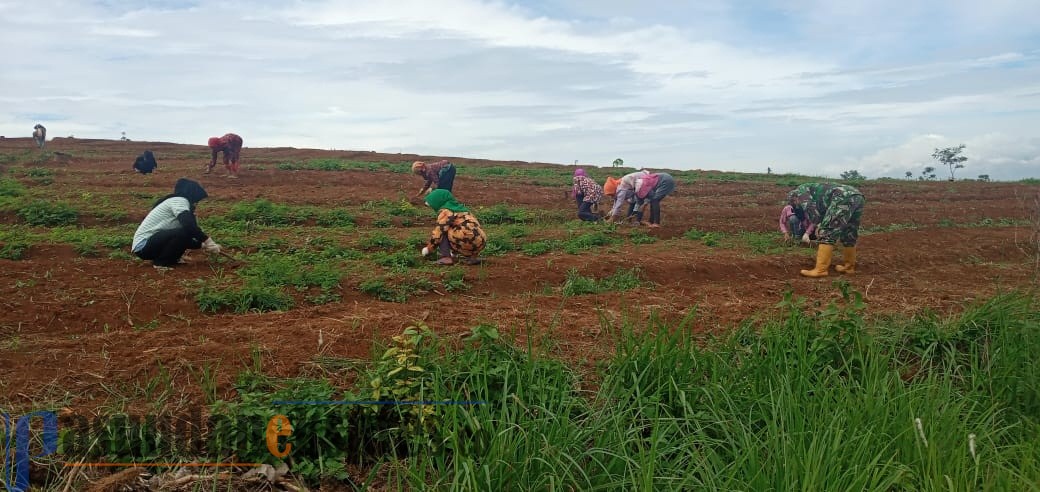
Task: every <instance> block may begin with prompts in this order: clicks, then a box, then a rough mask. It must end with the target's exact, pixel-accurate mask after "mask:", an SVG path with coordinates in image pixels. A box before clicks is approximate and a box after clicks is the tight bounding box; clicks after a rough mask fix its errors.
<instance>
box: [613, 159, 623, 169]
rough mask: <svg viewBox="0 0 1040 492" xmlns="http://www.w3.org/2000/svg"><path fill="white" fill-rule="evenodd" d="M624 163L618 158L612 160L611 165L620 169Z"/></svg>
mask: <svg viewBox="0 0 1040 492" xmlns="http://www.w3.org/2000/svg"><path fill="white" fill-rule="evenodd" d="M624 163H625V161H624V160H622V159H621V158H620V157H618V158H617V159H614V164H613V165H614V167H621V166H622V165H623V164H624Z"/></svg>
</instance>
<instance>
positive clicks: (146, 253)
mask: <svg viewBox="0 0 1040 492" xmlns="http://www.w3.org/2000/svg"><path fill="white" fill-rule="evenodd" d="M207 196H208V195H207V194H206V190H204V189H203V188H202V185H200V184H198V183H196V182H195V181H192V180H190V179H185V178H181V179H178V180H177V184H176V185H174V187H173V193H171V194H169V195H167V196H165V197H163V198H160V199H159V201H157V202H155V205H152V210H151V211H150V212H148V215H147V216H146V217H145V218H144V220H143V221H142V222H141V225H140V226H138V228H137V232H135V233H134V242H133V246H132V249H133V252H134V254H135V255H137V257H138V258H140V259H142V260H151V261H152V264H153V265H154V266H155V268H156V269H159V270H166V269H169V268H172V267H173V266H174V265H177V264H178V263H184V262H185V261H184V259H183V258H181V257H182V256H183V255H184V252H185V251H187V250H189V249H199V248H201V249H203V250H205V251H206V252H207V253H220V245H219V244H217V243H215V242H213V239H211V238H210V237H209V236H207V235H205V234H204V233H203V232H202V229H199V225H198V222H196V220H195V205H197V204H198V203H199V202H200V201H202V199H204V198H206V197H207Z"/></svg>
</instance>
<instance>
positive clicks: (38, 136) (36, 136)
mask: <svg viewBox="0 0 1040 492" xmlns="http://www.w3.org/2000/svg"><path fill="white" fill-rule="evenodd" d="M33 141H34V142H36V146H37V147H39V148H40V149H43V145H44V144H45V143H46V142H47V129H46V128H44V127H43V125H41V124H39V123H37V124H36V126H34V127H33Z"/></svg>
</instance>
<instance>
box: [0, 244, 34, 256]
mask: <svg viewBox="0 0 1040 492" xmlns="http://www.w3.org/2000/svg"><path fill="white" fill-rule="evenodd" d="M28 251H29V245H28V244H26V243H21V242H18V243H7V244H5V245H3V246H2V247H0V258H3V259H5V260H21V259H22V258H25V253H26V252H28Z"/></svg>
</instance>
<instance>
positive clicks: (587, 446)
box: [87, 284, 1040, 491]
mask: <svg viewBox="0 0 1040 492" xmlns="http://www.w3.org/2000/svg"><path fill="white" fill-rule="evenodd" d="M839 288H841V289H842V293H843V296H842V297H843V301H842V302H841V303H837V304H833V305H831V306H829V307H827V308H826V309H823V310H822V311H820V312H808V311H807V308H806V307H805V306H804V305H803V302H802V301H801V300H799V299H795V298H792V297H790V296H788V297H786V298H785V299H784V300H783V302H782V307H783V308H784V309H783V311H784V312H785V314H784V315H783V316H781V317H778V318H777V319H775V320H773V321H769V322H765V323H764V324H763V325H751V324H750V323H748V324H746V325H745V326H742V327H740V328H739V329H737V330H735V331H733V332H731V333H728V334H727V335H725V336H720V337H717V338H708V339H705V338H703V337H698V335H697V334H695V333H693V332H692V330H691V326H690V323H689V321H691V320H686V321H685V322H683V323H680V324H679V325H678V326H674V325H666V324H663V323H660V322H658V321H656V320H651V321H650V323H649V324H648V325H646V326H642V325H640V326H633V324H631V323H628V322H624V321H622V322H620V323H619V324H617V325H612V324H609V323H606V322H604V323H602V324H603V329H604V336H607V337H611V339H612V340H613V341H614V343H615V347H616V351H615V355H614V356H613V358H612V359H611V360H608V361H605V362H604V363H603V365H602V367H601V371H600V372H599V374H597V375H595V376H592V377H591V380H590V378H584V377H581V376H579V375H578V373H577V372H576V371H575V370H574V369H573V368H570V367H568V366H567V365H566V364H564V363H563V362H561V361H559V360H556V359H553V358H551V357H547V356H544V355H540V354H539V353H538V351H535V350H531V347H526V348H518V347H515V346H513V345H512V344H511V343H507V342H505V341H503V340H502V339H501V338H500V336H499V333H498V331H497V329H496V328H495V327H492V326H487V325H480V326H477V327H474V328H473V332H472V335H471V336H470V337H468V338H467V339H465V340H463V341H462V345H461V346H459V347H454V346H452V345H451V344H447V343H445V340H443V339H441V338H439V337H438V336H437V335H436V334H435V333H434V332H433V331H431V330H429V329H427V328H425V327H422V326H420V327H413V328H409V329H408V330H406V331H405V332H404V333H403V334H402V335H400V336H397V337H394V338H393V340H392V342H391V343H390V346H389V347H386V348H384V351H381V352H380V353H382V354H383V355H382V356H381V357H378V358H377V359H376V360H375V361H374V362H373V364H371V365H370V366H369V367H367V368H365V369H363V370H362V371H361V372H360V374H359V375H358V376H359V377H358V382H357V384H356V387H355V388H356V389H353V390H350V391H342V390H341V389H337V388H336V387H335V386H334V385H333V384H332V382H331V381H328V380H325V379H307V378H293V379H288V380H276V379H273V378H268V377H265V376H263V375H262V374H261V371H260V364H259V362H254V366H256V367H255V368H254V369H252V370H250V371H247V372H245V373H243V374H242V375H241V377H240V378H239V383H238V384H237V385H236V387H237V390H238V397H237V398H236V399H235V400H233V401H218V402H216V403H214V404H213V405H212V406H211V408H210V410H211V412H212V414H213V416H217V417H221V418H220V419H217V420H216V422H219V424H218V425H217V426H216V427H213V428H211V429H210V430H209V434H208V435H207V436H205V444H206V447H205V450H203V451H201V453H202V455H201V456H200V455H198V454H196V453H195V452H190V451H182V452H175V453H174V454H173V455H172V456H165V455H164V454H163V453H164V452H163V451H162V450H163V449H167V448H165V447H161V446H158V445H161V444H163V442H162V441H163V439H164V438H163V437H162V435H159V434H156V433H154V432H152V431H149V430H148V429H144V430H140V429H128V430H130V431H132V432H124V431H119V432H112V433H110V434H106V435H103V436H96V439H99V440H100V441H99V442H102V443H103V445H102V446H100V447H99V448H98V449H101V455H102V457H103V458H104V459H107V460H111V461H161V460H164V459H165V460H167V461H190V460H206V461H226V460H232V459H233V460H235V461H238V462H265V463H272V464H276V463H277V462H278V459H277V458H274V457H273V456H272V455H271V453H270V452H269V451H268V449H267V448H266V446H265V444H264V441H263V439H262V436H263V429H264V426H265V425H266V423H267V422H268V419H270V418H271V416H273V415H276V414H285V415H287V416H288V418H289V420H290V421H291V422H292V436H291V437H290V441H291V443H292V446H293V449H292V453H291V454H290V456H289V458H288V460H289V463H290V465H291V470H292V471H291V472H292V473H293V475H295V476H296V477H297V478H299V479H302V480H304V481H306V482H310V483H317V482H318V481H319V480H321V479H326V480H338V481H347V482H349V481H350V480H356V481H359V482H360V481H363V480H367V479H366V478H365V477H359V476H356V475H351V474H350V473H348V469H349V468H350V467H348V465H354V467H353V469H355V470H358V469H360V470H363V471H364V473H366V474H367V477H369V478H371V477H376V476H379V477H385V479H384V478H380V479H379V481H377V482H375V483H369V484H367V485H375V486H376V487H384V488H388V489H391V490H402V489H404V490H408V489H412V490H424V489H429V488H432V489H436V490H647V491H649V490H813V491H823V490H884V491H893V490H940V489H941V490H1015V491H1027V490H1040V445H1038V443H1040V358H1038V357H1037V356H1036V354H1037V353H1040V312H1038V310H1037V301H1036V299H1035V297H1032V296H1031V295H1029V294H1021V293H1016V294H1004V295H999V296H996V297H994V298H992V299H990V300H988V301H986V302H984V303H980V304H977V305H975V306H972V307H969V308H967V309H966V310H965V312H964V313H963V314H962V315H960V316H958V317H956V318H953V319H939V318H937V317H935V316H929V315H922V316H918V317H915V318H912V319H899V320H892V321H885V320H872V321H869V322H868V321H866V320H864V319H863V317H862V316H861V313H862V312H863V310H864V309H865V306H864V305H863V303H862V300H861V298H860V296H859V294H857V293H855V292H850V291H848V288H847V285H846V284H839ZM590 383H594V384H595V385H596V388H595V389H594V390H590V389H585V388H586V387H587V385H588V384H590ZM336 399H342V400H405V401H430V400H432V401H445V400H456V401H470V402H472V401H484V402H486V404H480V405H445V406H432V405H400V406H379V405H353V406H344V405H336V406H310V405H303V406H284V405H283V406H276V405H273V404H272V402H273V401H275V400H322V401H325V400H336ZM117 430H118V429H117ZM142 438H146V439H144V440H145V441H147V442H145V443H142V442H141V441H142ZM144 444H146V445H144ZM171 449H173V448H171ZM92 453H93V454H96V453H97V451H96V450H94V451H87V454H92ZM156 453H158V454H156ZM384 480H385V481H387V482H388V483H383V481H384ZM353 485H354V486H356V487H358V488H360V489H363V488H365V485H366V484H363V483H353Z"/></svg>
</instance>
